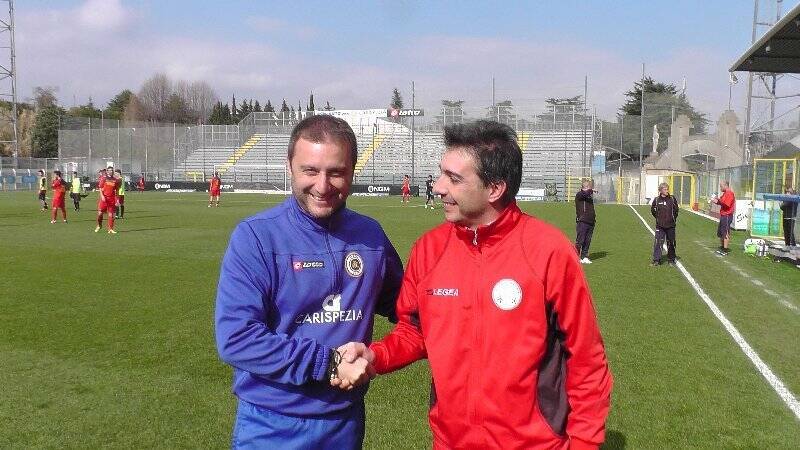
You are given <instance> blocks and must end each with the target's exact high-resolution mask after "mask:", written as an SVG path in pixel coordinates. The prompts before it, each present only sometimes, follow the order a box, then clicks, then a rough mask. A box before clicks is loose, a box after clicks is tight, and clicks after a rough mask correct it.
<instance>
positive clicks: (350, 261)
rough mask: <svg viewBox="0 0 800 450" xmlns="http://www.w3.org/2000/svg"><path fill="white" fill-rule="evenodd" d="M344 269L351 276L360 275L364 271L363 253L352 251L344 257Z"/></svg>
mask: <svg viewBox="0 0 800 450" xmlns="http://www.w3.org/2000/svg"><path fill="white" fill-rule="evenodd" d="M344 269H345V270H346V271H347V274H348V275H350V276H351V277H360V276H361V274H362V273H364V261H363V260H362V259H361V255H359V254H358V253H356V252H350V253H348V254H347V256H345V257H344Z"/></svg>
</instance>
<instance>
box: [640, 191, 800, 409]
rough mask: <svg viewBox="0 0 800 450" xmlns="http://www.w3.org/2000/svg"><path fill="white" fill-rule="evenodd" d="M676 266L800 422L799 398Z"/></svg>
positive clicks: (679, 266)
mask: <svg viewBox="0 0 800 450" xmlns="http://www.w3.org/2000/svg"><path fill="white" fill-rule="evenodd" d="M628 206H630V208H631V210H633V213H634V214H636V216H637V217H638V218H639V220H641V221H642V224H644V226H645V228H647V231H649V232H650V234H652V235H653V236H655V232H654V231H653V229H652V228H650V225H648V224H647V222H645V220H644V219H643V218H642V216H641V215H640V214H639V212H638V211H636V209H634V207H633V206H631V205H628ZM675 265H676V267H677V268H678V269H679V270H680V271H681V273H682V274H683V276H684V278H686V280H687V281H689V284H690V285H692V287H693V288H694V291H695V292H697V295H699V296H700V298H701V299H702V300H703V302H705V304H706V305H707V306H708V308H709V309H710V310H711V312H712V313H713V314H714V316H715V317H716V318H717V320H719V321H720V322H721V323H722V326H724V327H725V330H726V331H727V332H728V334H730V335H731V337H732V338H733V340H734V341H735V342H736V344H738V345H739V348H741V349H742V352H744V354H745V355H746V356H747V357H748V358H749V359H750V361H751V362H752V363H753V365H754V366H756V369H757V370H758V372H759V373H761V376H763V377H764V379H765V380H767V383H769V385H770V386H772V389H773V390H774V391H775V393H777V394H778V396H779V397H780V398H781V400H783V403H785V404H786V406H788V407H789V409H790V410H791V411H792V412H793V413H794V416H795V418H797V420H800V401H798V400H797V397H795V396H794V394H793V393H792V391H790V390H789V388H787V387H786V385H785V384H783V381H781V379H780V378H778V376H777V375H775V373H773V372H772V369H770V368H769V366H768V365H767V363H765V362H764V360H763V359H761V357H760V356H758V353H756V351H755V350H753V347H751V346H750V344H748V343H747V341H745V340H744V337H743V336H742V333H740V332H739V330H737V329H736V327H735V326H734V325H733V324H732V323H731V321H730V320H728V318H727V317H725V315H724V314H723V313H722V311H721V310H720V309H719V308H718V307H717V305H716V304H715V303H714V301H712V300H711V297H709V296H708V294H706V293H705V291H704V290H703V288H702V287H700V285H699V284H698V283H697V281H696V280H695V279H694V277H692V275H691V274H690V273H689V271H688V270H686V268H685V267H684V266H683V264H681V262H680V261H676V264H675Z"/></svg>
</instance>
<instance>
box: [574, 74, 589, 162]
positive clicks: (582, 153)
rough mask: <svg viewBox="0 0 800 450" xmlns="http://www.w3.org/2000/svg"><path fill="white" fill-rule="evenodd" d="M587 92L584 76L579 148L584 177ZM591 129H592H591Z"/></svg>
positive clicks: (586, 82) (587, 83) (586, 77)
mask: <svg viewBox="0 0 800 450" xmlns="http://www.w3.org/2000/svg"><path fill="white" fill-rule="evenodd" d="M588 90H589V75H584V77H583V120H582V121H581V122H583V127H582V134H583V139H582V144H583V145H582V148H581V150H582V151H581V172H583V173H582V175H583V176H584V177H585V176H586V111H587V110H586V94H587V91H588ZM573 111H575V110H574V109H573ZM592 128H594V127H592ZM589 175H591V170H590V171H589Z"/></svg>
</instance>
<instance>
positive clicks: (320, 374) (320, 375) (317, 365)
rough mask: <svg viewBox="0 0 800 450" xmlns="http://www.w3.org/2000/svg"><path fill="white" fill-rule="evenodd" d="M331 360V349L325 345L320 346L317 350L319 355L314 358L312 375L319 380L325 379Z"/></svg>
mask: <svg viewBox="0 0 800 450" xmlns="http://www.w3.org/2000/svg"><path fill="white" fill-rule="evenodd" d="M330 361H331V349H330V348H328V347H325V346H320V347H319V350H317V357H316V358H315V359H314V373H313V374H312V376H313V377H314V379H315V380H317V381H325V375H326V374H327V372H328V364H329V363H330Z"/></svg>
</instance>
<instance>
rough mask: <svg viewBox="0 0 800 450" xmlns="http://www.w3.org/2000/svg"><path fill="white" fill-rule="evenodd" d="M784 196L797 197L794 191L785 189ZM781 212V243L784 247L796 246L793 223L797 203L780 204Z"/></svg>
mask: <svg viewBox="0 0 800 450" xmlns="http://www.w3.org/2000/svg"><path fill="white" fill-rule="evenodd" d="M785 194H786V195H797V193H796V192H795V191H794V189H792V188H790V187H787V188H786V192H785ZM781 211H782V212H783V242H784V243H785V244H786V246H787V247H788V246H790V245H797V242H796V241H795V239H794V222H795V220H796V217H797V202H781Z"/></svg>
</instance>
